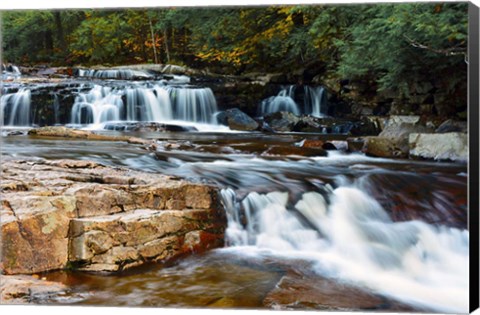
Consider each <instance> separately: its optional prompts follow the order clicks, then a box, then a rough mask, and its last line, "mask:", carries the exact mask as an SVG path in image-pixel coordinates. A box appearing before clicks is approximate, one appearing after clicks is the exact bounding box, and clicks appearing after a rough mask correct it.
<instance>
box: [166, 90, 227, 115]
mask: <svg viewBox="0 0 480 315" xmlns="http://www.w3.org/2000/svg"><path fill="white" fill-rule="evenodd" d="M167 90H168V91H169V95H170V99H171V100H172V104H173V108H174V118H175V119H178V120H185V121H192V122H201V123H210V124H215V123H216V120H215V119H214V114H215V113H216V112H217V111H218V109H217V101H216V100H215V96H214V95H213V92H212V90H211V89H210V88H178V87H167Z"/></svg>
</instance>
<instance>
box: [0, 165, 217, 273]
mask: <svg viewBox="0 0 480 315" xmlns="http://www.w3.org/2000/svg"><path fill="white" fill-rule="evenodd" d="M2 166H3V167H2V174H1V180H2V183H5V186H4V187H3V192H2V203H1V208H0V215H1V217H2V221H1V223H0V227H1V236H2V256H1V267H2V270H3V271H4V272H5V273H7V274H19V273H36V272H43V271H48V270H55V269H63V268H65V267H66V266H68V265H72V266H83V267H85V268H87V267H88V268H90V267H92V268H93V269H95V270H110V271H115V270H122V269H126V268H130V267H133V266H135V265H138V264H141V263H143V262H144V261H145V260H144V259H143V258H141V259H140V258H139V257H142V256H141V255H140V254H138V255H137V256H136V255H134V254H133V253H134V251H135V252H138V250H139V246H143V245H145V244H147V243H148V242H151V241H154V240H160V239H162V238H163V237H170V236H174V237H175V238H176V242H177V243H178V244H179V245H178V248H179V250H178V251H174V252H172V253H171V255H170V254H169V255H166V256H165V257H176V256H178V255H180V254H185V253H188V252H189V251H187V248H190V247H191V248H193V249H195V250H198V249H199V248H204V249H207V248H212V247H215V246H220V245H219V244H220V242H219V241H218V240H219V239H223V230H224V228H225V216H224V213H223V212H222V211H220V206H219V203H218V197H217V191H216V189H215V188H214V187H212V186H206V185H200V184H192V183H189V182H186V181H183V180H179V179H171V178H170V177H168V176H163V175H158V174H150V173H143V172H138V171H132V170H128V169H122V168H111V167H106V166H103V165H100V164H97V163H94V162H89V161H71V160H57V161H43V160H36V161H19V160H6V161H3V165H2ZM11 174H14V176H15V178H16V179H18V181H19V182H11V181H10V182H4V180H5V179H8V178H9V177H10V176H12V175H11ZM20 183H21V184H20ZM7 184H8V185H7ZM194 231H197V232H196V233H200V234H199V235H200V236H199V237H197V238H194V237H193V236H194V235H195V234H192V235H191V236H190V237H189V239H190V241H189V244H190V245H192V246H186V247H184V246H183V239H184V238H185V235H186V234H187V233H189V232H194ZM203 232H205V233H207V234H202V233H203ZM210 234H211V235H213V236H212V237H204V236H205V235H210ZM195 240H196V241H197V243H195ZM202 242H205V243H202ZM117 247H128V252H125V251H123V250H125V249H122V250H120V249H119V248H117ZM130 247H131V248H132V249H130ZM159 255H160V254H159ZM110 256H114V257H113V258H112V257H110ZM115 257H116V258H115ZM122 257H124V258H125V260H123V261H122V259H121V258H122ZM156 258H157V257H156ZM156 258H155V259H156ZM90 265H95V266H90ZM100 265H104V266H100Z"/></svg>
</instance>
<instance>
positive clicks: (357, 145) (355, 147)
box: [347, 138, 365, 152]
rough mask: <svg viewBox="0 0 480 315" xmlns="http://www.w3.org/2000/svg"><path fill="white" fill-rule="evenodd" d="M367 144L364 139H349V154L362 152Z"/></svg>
mask: <svg viewBox="0 0 480 315" xmlns="http://www.w3.org/2000/svg"><path fill="white" fill-rule="evenodd" d="M364 144H365V139H364V138H347V145H348V147H347V151H348V152H361V151H362V149H363V146H364Z"/></svg>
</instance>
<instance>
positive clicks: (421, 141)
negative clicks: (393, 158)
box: [409, 132, 468, 162]
mask: <svg viewBox="0 0 480 315" xmlns="http://www.w3.org/2000/svg"><path fill="white" fill-rule="evenodd" d="M409 144H410V156H411V157H414V158H424V159H434V160H451V161H459V162H466V161H468V136H467V134H466V133H462V132H450V133H442V134H422V133H412V134H410V137H409Z"/></svg>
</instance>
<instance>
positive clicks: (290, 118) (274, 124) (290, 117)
mask: <svg viewBox="0 0 480 315" xmlns="http://www.w3.org/2000/svg"><path fill="white" fill-rule="evenodd" d="M299 120H300V117H298V116H297V115H295V114H293V113H290V112H276V113H272V114H268V115H265V117H264V121H265V122H266V123H267V124H268V126H269V127H270V128H272V129H273V130H274V131H280V132H289V131H293V129H294V126H295V125H296V124H297V123H298V122H299Z"/></svg>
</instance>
